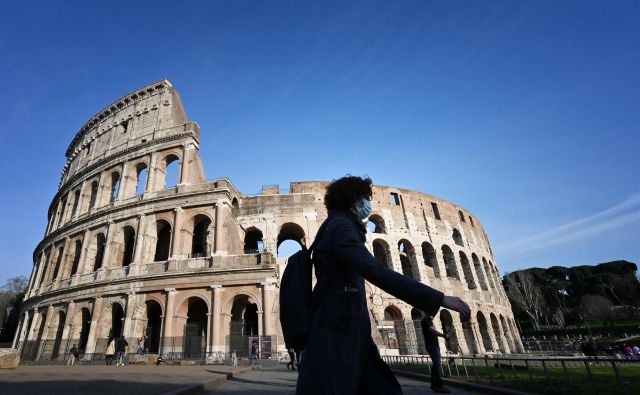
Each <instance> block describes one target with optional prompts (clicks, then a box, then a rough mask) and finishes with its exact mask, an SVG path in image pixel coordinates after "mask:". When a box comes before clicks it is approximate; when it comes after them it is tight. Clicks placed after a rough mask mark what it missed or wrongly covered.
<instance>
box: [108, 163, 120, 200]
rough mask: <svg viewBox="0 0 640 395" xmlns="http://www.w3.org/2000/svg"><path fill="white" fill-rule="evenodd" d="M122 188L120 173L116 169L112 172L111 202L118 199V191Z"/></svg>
mask: <svg viewBox="0 0 640 395" xmlns="http://www.w3.org/2000/svg"><path fill="white" fill-rule="evenodd" d="M119 190H120V173H118V172H117V171H114V172H113V173H111V195H110V197H109V203H113V202H115V201H116V199H118V191H119Z"/></svg>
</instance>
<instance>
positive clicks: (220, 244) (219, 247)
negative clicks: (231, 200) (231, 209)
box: [214, 200, 227, 255]
mask: <svg viewBox="0 0 640 395" xmlns="http://www.w3.org/2000/svg"><path fill="white" fill-rule="evenodd" d="M226 206H227V202H225V201H222V200H218V201H217V202H216V218H215V221H216V224H215V227H216V232H215V233H216V234H215V240H214V243H215V251H214V254H215V255H227V248H226V238H225V237H224V236H225V235H224V233H225V232H224V231H225V228H224V221H225V216H226Z"/></svg>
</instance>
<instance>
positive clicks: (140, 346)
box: [137, 335, 147, 355]
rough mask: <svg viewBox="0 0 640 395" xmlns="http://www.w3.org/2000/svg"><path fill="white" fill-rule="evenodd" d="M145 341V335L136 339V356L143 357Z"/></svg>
mask: <svg viewBox="0 0 640 395" xmlns="http://www.w3.org/2000/svg"><path fill="white" fill-rule="evenodd" d="M146 341H147V337H146V336H145V335H142V336H140V339H138V351H137V353H138V355H144V343H145V342H146Z"/></svg>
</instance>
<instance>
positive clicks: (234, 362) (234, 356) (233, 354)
mask: <svg viewBox="0 0 640 395" xmlns="http://www.w3.org/2000/svg"><path fill="white" fill-rule="evenodd" d="M231 365H233V366H236V365H238V354H236V350H233V351H231Z"/></svg>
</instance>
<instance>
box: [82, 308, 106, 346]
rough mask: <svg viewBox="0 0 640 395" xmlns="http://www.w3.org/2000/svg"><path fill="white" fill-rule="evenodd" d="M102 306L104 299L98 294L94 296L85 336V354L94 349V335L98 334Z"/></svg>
mask: <svg viewBox="0 0 640 395" xmlns="http://www.w3.org/2000/svg"><path fill="white" fill-rule="evenodd" d="M103 307H104V299H103V298H102V297H100V296H98V297H96V299H95V300H94V302H93V309H92V310H93V311H92V312H91V324H90V327H89V336H87V348H86V351H85V354H87V355H89V354H93V353H94V352H95V351H96V340H97V339H96V336H97V334H98V324H99V322H100V313H102V308H103Z"/></svg>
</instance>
